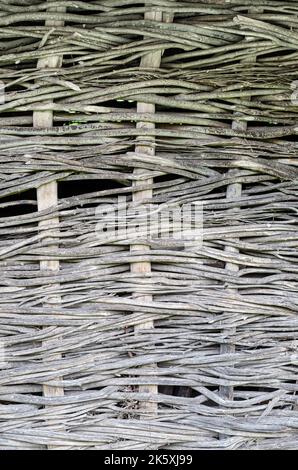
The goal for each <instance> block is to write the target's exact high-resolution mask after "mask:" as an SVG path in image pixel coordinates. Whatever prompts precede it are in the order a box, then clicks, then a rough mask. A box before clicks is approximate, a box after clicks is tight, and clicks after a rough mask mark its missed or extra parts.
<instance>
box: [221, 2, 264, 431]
mask: <svg viewBox="0 0 298 470" xmlns="http://www.w3.org/2000/svg"><path fill="white" fill-rule="evenodd" d="M250 11H251V12H254V11H259V10H258V9H256V10H255V9H254V8H253V7H252V8H251V9H250ZM251 39H253V38H251ZM247 40H250V38H247ZM255 61H256V58H255V57H254V56H253V57H251V58H249V59H247V60H243V61H242V62H243V63H246V64H248V63H254V62H255ZM232 129H233V130H235V131H246V130H247V122H245V121H237V120H235V121H233V123H232ZM228 173H229V175H236V174H237V173H238V170H234V169H232V170H229V172H228ZM241 193H242V184H241V183H232V184H229V185H228V186H227V192H226V199H227V201H237V200H239V199H240V198H241ZM235 211H236V212H238V211H239V208H235V209H232V210H231V217H233V214H235ZM225 251H226V252H227V253H230V254H232V255H233V254H237V253H239V249H238V248H236V247H234V246H226V247H225ZM225 269H226V270H227V271H228V272H229V273H231V274H236V273H238V271H239V266H238V264H235V263H232V262H227V263H226V265H225ZM227 290H228V292H231V293H233V292H237V290H236V289H233V288H228V289H227ZM224 333H226V334H227V335H231V334H233V333H235V328H227V329H226V330H224ZM234 352H235V345H234V344H222V345H221V346H220V353H221V354H229V353H230V354H231V353H234ZM219 393H220V395H221V396H222V397H224V398H227V399H228V400H233V398H234V387H232V386H225V385H222V386H220V387H219ZM221 437H223V436H221Z"/></svg>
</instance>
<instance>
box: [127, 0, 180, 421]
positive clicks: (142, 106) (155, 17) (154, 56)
mask: <svg viewBox="0 0 298 470" xmlns="http://www.w3.org/2000/svg"><path fill="white" fill-rule="evenodd" d="M145 3H149V2H145ZM144 16H145V20H148V21H159V22H162V21H163V20H165V21H167V22H169V21H171V20H172V16H170V15H166V16H163V14H162V12H161V11H159V12H154V11H150V12H147V13H145V15H144ZM161 57H162V51H161V50H158V51H154V52H150V53H149V54H146V55H144V56H143V57H142V59H141V64H140V67H141V68H155V69H157V68H159V67H160V63H161ZM137 112H138V113H148V114H154V113H155V105H154V104H150V103H142V102H138V104H137ZM137 128H138V129H154V128H155V123H153V122H138V123H137ZM150 140H151V142H150V143H149V144H146V145H141V144H139V145H136V148H135V153H137V154H138V153H139V154H143V155H148V156H152V157H153V156H154V155H155V146H154V137H152V138H151V139H150ZM143 173H144V170H142V169H140V168H136V169H135V170H134V176H141V175H142V174H143ZM144 183H146V184H148V185H151V184H153V178H148V179H146V181H143V180H139V181H135V182H134V186H135V187H138V186H143V185H144ZM152 196H153V193H152V189H146V190H141V191H136V192H134V193H133V202H136V203H140V202H142V201H144V200H148V199H149V200H150V199H151V198H152ZM131 251H141V252H146V251H150V247H149V246H148V245H137V244H135V245H131ZM131 272H132V273H135V274H139V275H141V276H143V275H144V276H146V275H150V273H151V262H150V261H142V262H137V263H132V264H131ZM137 297H138V300H140V301H141V302H144V303H146V302H148V301H152V295H151V294H146V295H141V296H137ZM151 328H154V322H153V320H151V319H150V320H148V321H146V322H144V323H142V324H140V325H137V326H136V327H135V332H136V333H137V332H138V330H144V329H151ZM152 367H156V365H152ZM139 392H140V393H152V394H157V393H158V387H157V385H153V384H152V385H140V386H139ZM140 408H141V409H142V410H143V411H145V412H149V413H150V414H152V413H153V414H154V415H155V414H156V413H157V409H158V404H157V403H156V402H153V401H152V402H150V401H144V402H142V403H141V405H140Z"/></svg>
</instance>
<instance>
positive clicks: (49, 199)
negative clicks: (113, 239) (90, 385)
mask: <svg viewBox="0 0 298 470" xmlns="http://www.w3.org/2000/svg"><path fill="white" fill-rule="evenodd" d="M48 1H51V3H52V0H48ZM48 11H52V12H53V11H55V12H64V11H65V8H62V7H60V8H58V7H57V8H54V7H51V8H48ZM45 24H46V26H49V27H55V26H63V24H64V22H63V21H51V20H48V21H46V23H45ZM61 65H62V56H59V55H57V56H52V57H46V58H42V59H39V60H38V63H37V68H39V69H43V68H58V67H61ZM33 126H34V127H38V128H43V127H52V126H53V111H34V112H33ZM57 203H58V189H57V182H56V181H53V182H51V183H47V184H43V185H42V186H40V187H39V188H37V206H38V210H39V211H41V210H44V209H48V208H50V207H57ZM58 226H59V218H58V217H53V218H51V219H49V220H46V221H41V222H40V223H39V229H40V230H41V231H44V233H45V234H46V240H52V239H53V235H54V233H55V232H56V233H57V231H58ZM40 269H43V270H50V271H53V272H58V271H59V261H56V260H48V261H44V260H41V261H40ZM57 303H59V296H52V297H51V298H49V299H48V302H47V306H51V305H55V304H57ZM50 343H51V341H44V342H43V345H48V344H50ZM51 358H52V359H53V360H57V359H60V358H61V355H60V354H59V355H58V354H57V355H55V356H54V355H53V356H52V357H51ZM43 394H44V396H46V397H55V396H63V395H64V391H63V388H62V387H51V386H47V385H44V387H43ZM49 447H50V446H49Z"/></svg>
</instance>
